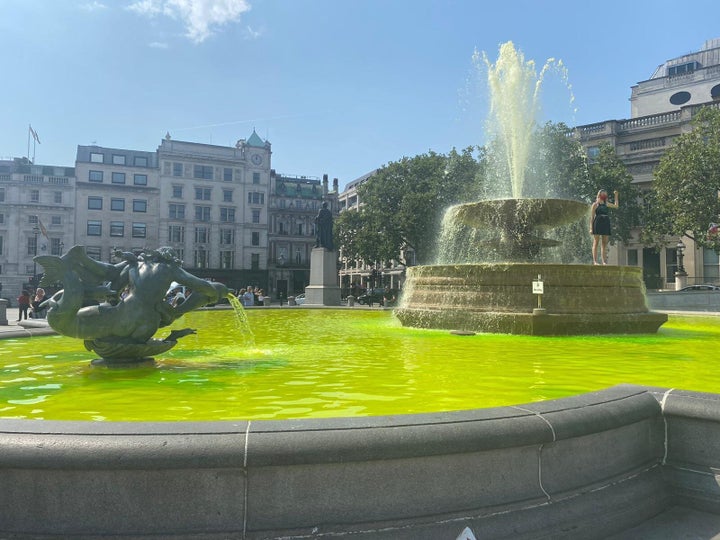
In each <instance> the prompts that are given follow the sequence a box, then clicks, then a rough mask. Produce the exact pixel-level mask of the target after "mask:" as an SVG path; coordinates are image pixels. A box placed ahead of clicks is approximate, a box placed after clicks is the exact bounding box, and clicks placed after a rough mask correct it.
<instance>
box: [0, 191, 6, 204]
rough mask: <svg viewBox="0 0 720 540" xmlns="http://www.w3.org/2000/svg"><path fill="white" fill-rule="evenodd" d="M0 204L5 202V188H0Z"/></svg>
mask: <svg viewBox="0 0 720 540" xmlns="http://www.w3.org/2000/svg"><path fill="white" fill-rule="evenodd" d="M0 202H5V188H0Z"/></svg>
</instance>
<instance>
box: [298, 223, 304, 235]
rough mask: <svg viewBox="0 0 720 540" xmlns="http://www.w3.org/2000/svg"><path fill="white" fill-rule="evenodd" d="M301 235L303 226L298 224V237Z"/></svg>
mask: <svg viewBox="0 0 720 540" xmlns="http://www.w3.org/2000/svg"><path fill="white" fill-rule="evenodd" d="M302 235H303V224H302V223H298V236H302Z"/></svg>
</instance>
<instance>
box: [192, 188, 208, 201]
mask: <svg viewBox="0 0 720 540" xmlns="http://www.w3.org/2000/svg"><path fill="white" fill-rule="evenodd" d="M211 196H212V188H203V187H196V188H195V200H196V201H209V200H210V198H211Z"/></svg>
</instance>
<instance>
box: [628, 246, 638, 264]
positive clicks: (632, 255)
mask: <svg viewBox="0 0 720 540" xmlns="http://www.w3.org/2000/svg"><path fill="white" fill-rule="evenodd" d="M627 263H628V266H639V264H638V263H639V260H638V250H637V249H628V250H627Z"/></svg>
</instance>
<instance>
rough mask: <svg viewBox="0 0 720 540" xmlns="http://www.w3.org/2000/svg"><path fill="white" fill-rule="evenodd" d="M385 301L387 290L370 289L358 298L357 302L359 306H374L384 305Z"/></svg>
mask: <svg viewBox="0 0 720 540" xmlns="http://www.w3.org/2000/svg"><path fill="white" fill-rule="evenodd" d="M384 299H385V289H370V290H369V291H368V292H366V293H365V294H361V295H360V296H358V299H357V302H358V304H363V305H373V304H379V305H381V306H382V305H383V303H384Z"/></svg>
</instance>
